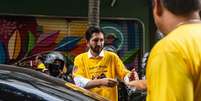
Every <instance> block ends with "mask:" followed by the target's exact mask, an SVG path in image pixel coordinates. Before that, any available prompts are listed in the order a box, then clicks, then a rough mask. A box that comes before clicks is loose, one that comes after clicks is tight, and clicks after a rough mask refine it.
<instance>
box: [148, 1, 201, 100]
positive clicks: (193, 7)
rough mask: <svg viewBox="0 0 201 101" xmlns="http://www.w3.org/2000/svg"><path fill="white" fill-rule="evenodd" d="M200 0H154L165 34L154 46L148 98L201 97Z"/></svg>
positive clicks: (156, 17) (158, 20)
mask: <svg viewBox="0 0 201 101" xmlns="http://www.w3.org/2000/svg"><path fill="white" fill-rule="evenodd" d="M200 2H201V1H200V0H153V15H154V20H155V23H156V25H157V27H158V28H159V30H160V31H161V32H163V33H165V34H166V36H165V37H164V38H163V39H161V40H160V41H159V42H158V43H157V44H156V45H155V46H154V48H153V49H152V51H151V53H150V56H149V59H148V64H147V71H146V73H147V74H146V78H147V101H201V96H200V94H201V21H200V17H199V11H200V9H201V6H200Z"/></svg>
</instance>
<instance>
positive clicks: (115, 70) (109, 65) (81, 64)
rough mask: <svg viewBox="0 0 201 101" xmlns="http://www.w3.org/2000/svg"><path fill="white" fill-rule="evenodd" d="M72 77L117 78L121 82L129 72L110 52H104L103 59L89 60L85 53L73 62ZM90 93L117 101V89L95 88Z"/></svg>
mask: <svg viewBox="0 0 201 101" xmlns="http://www.w3.org/2000/svg"><path fill="white" fill-rule="evenodd" d="M75 68H76V70H74V73H73V76H82V77H85V78H87V79H90V80H92V79H94V78H102V77H106V78H113V79H115V78H116V77H119V78H120V79H122V80H123V78H124V76H126V74H127V73H129V71H128V70H127V69H126V68H125V66H124V64H123V63H122V61H121V60H120V58H119V57H118V56H117V55H116V54H115V53H112V52H109V51H104V56H103V57H95V58H89V57H88V54H87V52H86V53H83V54H80V55H78V56H77V57H76V58H75V61H74V69H75ZM90 91H92V92H94V93H97V94H99V95H101V96H104V97H106V98H108V99H110V100H111V101H117V100H118V96H117V94H118V93H117V87H97V88H93V89H90Z"/></svg>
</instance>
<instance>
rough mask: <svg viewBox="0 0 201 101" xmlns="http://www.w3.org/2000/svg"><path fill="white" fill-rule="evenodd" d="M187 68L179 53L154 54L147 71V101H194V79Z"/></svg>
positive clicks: (151, 56) (150, 58)
mask: <svg viewBox="0 0 201 101" xmlns="http://www.w3.org/2000/svg"><path fill="white" fill-rule="evenodd" d="M156 50H158V49H156ZM186 68H187V65H186V63H185V61H184V60H183V59H182V56H180V55H179V53H176V52H161V53H157V54H154V52H153V54H151V55H150V57H149V60H148V65H147V71H146V73H147V74H146V77H147V84H148V85H147V86H148V91H147V101H194V100H193V89H194V88H193V83H192V80H191V79H192V78H191V76H190V75H189V74H188V72H187V70H186Z"/></svg>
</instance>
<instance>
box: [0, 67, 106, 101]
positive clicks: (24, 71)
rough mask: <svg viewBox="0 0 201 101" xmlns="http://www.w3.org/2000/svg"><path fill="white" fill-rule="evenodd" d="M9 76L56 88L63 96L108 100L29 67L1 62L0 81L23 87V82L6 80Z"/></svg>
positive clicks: (96, 100)
mask: <svg viewBox="0 0 201 101" xmlns="http://www.w3.org/2000/svg"><path fill="white" fill-rule="evenodd" d="M8 78H9V79H10V78H12V79H17V80H19V79H23V80H25V81H26V82H29V83H30V84H31V85H34V86H36V87H38V88H40V87H41V86H44V87H50V88H54V89H55V92H56V93H60V94H61V95H62V94H64V95H63V96H65V94H70V95H72V96H74V97H76V98H79V99H82V100H94V101H108V100H107V99H106V98H104V97H101V96H99V95H97V94H95V93H92V92H90V91H88V90H85V89H83V88H80V87H77V86H75V85H74V84H71V83H68V82H66V81H64V80H62V79H58V78H55V77H52V76H50V75H47V74H44V73H41V72H38V71H35V70H32V69H29V68H24V67H18V66H13V65H4V64H0V83H1V84H2V83H4V84H6V85H10V86H15V87H17V88H19V87H21V84H20V83H19V82H17V83H16V82H12V83H9V82H8V81H9V80H6V79H8ZM13 83H16V84H13ZM24 85H25V84H23V86H24ZM30 88H31V87H30V86H27V85H26V87H23V89H30ZM40 89H42V90H43V91H45V89H46V88H45V89H43V88H40ZM47 92H48V91H47ZM53 92H54V91H51V93H53ZM68 97H69V96H68Z"/></svg>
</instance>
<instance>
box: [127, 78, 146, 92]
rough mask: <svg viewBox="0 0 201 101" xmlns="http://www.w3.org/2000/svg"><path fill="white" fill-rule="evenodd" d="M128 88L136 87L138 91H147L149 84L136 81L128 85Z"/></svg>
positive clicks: (143, 81)
mask: <svg viewBox="0 0 201 101" xmlns="http://www.w3.org/2000/svg"><path fill="white" fill-rule="evenodd" d="M127 85H128V86H130V87H134V88H136V89H138V90H146V89H147V82H146V80H134V81H130V82H128V83H127Z"/></svg>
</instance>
